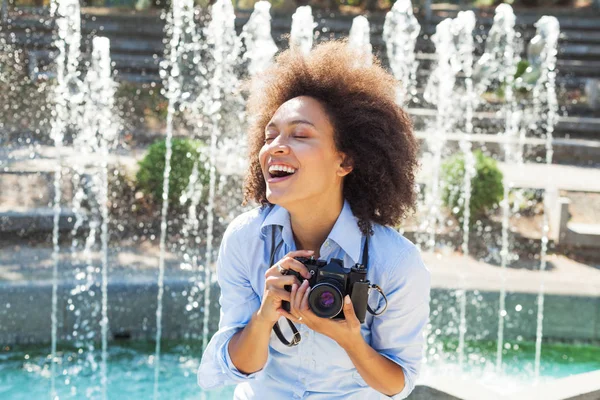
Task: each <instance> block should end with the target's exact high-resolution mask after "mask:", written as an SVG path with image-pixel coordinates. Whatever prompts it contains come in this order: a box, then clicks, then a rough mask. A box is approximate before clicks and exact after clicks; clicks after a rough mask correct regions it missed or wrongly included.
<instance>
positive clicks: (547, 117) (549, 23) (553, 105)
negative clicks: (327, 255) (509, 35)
mask: <svg viewBox="0 0 600 400" xmlns="http://www.w3.org/2000/svg"><path fill="white" fill-rule="evenodd" d="M535 27H536V28H537V31H536V35H535V36H534V38H533V39H531V42H530V48H531V47H532V46H533V47H534V48H539V49H540V52H539V64H534V65H537V66H538V67H539V69H540V77H539V79H538V80H537V82H536V84H535V86H534V88H533V99H534V110H536V111H539V112H540V114H539V115H540V117H541V118H540V119H539V120H540V121H544V123H545V136H546V166H547V167H549V166H550V165H551V164H552V157H553V154H554V151H553V148H552V140H553V133H554V126H555V125H556V122H557V119H558V101H557V98H556V82H555V80H556V55H557V53H558V51H557V45H558V37H559V35H560V25H559V23H558V20H557V19H556V18H555V17H552V16H543V17H542V18H540V19H539V21H538V22H536V24H535ZM535 61H537V60H535ZM546 178H547V181H546V188H548V187H550V171H548V172H546ZM549 201H550V198H549V196H548V190H546V191H545V192H544V206H545V207H544V218H543V222H542V249H541V255H540V272H542V276H541V278H540V289H539V293H538V312H537V329H536V340H535V364H534V376H535V379H536V381H537V380H538V379H539V376H540V358H541V352H542V335H543V332H542V328H543V322H544V274H543V272H544V271H545V270H546V264H547V260H546V257H547V251H548V231H549V226H548V214H549V206H550V205H549V204H548V203H549Z"/></svg>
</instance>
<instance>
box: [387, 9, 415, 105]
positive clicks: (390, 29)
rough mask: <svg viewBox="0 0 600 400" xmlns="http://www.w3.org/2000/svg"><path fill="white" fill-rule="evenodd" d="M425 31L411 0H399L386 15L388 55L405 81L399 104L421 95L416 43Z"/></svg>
mask: <svg viewBox="0 0 600 400" xmlns="http://www.w3.org/2000/svg"><path fill="white" fill-rule="evenodd" d="M420 32H421V25H419V22H418V21H417V18H416V17H415V16H414V14H413V9H412V3H411V1H410V0H398V1H396V2H395V3H394V6H393V7H392V9H391V10H390V11H389V12H388V13H387V14H386V16H385V23H384V25H383V40H384V41H385V46H386V51H387V57H388V60H389V63H390V69H391V70H392V72H393V74H394V76H395V77H396V79H398V80H399V81H400V83H401V86H400V87H399V88H398V99H397V102H398V104H401V105H404V104H406V103H408V102H409V101H411V99H412V98H413V97H414V96H415V95H416V94H417V92H416V84H417V68H418V66H419V63H418V62H417V60H416V57H415V46H416V44H417V38H418V37H419V33H420Z"/></svg>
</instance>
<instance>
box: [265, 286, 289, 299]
mask: <svg viewBox="0 0 600 400" xmlns="http://www.w3.org/2000/svg"><path fill="white" fill-rule="evenodd" d="M265 297H271V298H275V299H277V300H283V301H290V300H291V299H290V292H288V291H287V290H285V289H283V288H278V287H273V286H270V287H267V288H266V289H265Z"/></svg>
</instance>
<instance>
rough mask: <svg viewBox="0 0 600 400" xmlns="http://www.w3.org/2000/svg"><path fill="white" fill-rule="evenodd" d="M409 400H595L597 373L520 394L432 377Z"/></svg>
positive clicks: (598, 388)
mask: <svg viewBox="0 0 600 400" xmlns="http://www.w3.org/2000/svg"><path fill="white" fill-rule="evenodd" d="M409 398H410V400H482V399H485V400H535V399H540V400H541V399H543V400H598V399H600V370H599V371H593V372H587V373H583V374H577V375H572V376H569V377H566V378H560V379H554V380H552V381H549V382H544V383H541V384H539V385H534V386H532V387H529V388H526V389H523V390H521V391H518V392H515V393H510V394H504V395H503V394H500V393H497V392H495V391H494V390H492V389H490V388H487V387H485V386H483V385H480V384H479V383H478V382H475V381H473V380H470V379H465V378H463V377H460V376H442V377H436V379H435V382H424V383H422V384H421V385H417V386H416V387H415V390H414V391H413V393H412V394H411V396H410V397H409Z"/></svg>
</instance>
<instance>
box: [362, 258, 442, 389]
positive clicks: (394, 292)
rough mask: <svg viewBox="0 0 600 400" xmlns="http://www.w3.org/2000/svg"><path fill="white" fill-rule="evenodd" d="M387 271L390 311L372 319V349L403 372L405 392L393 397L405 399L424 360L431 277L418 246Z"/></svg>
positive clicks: (387, 294) (413, 385)
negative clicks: (424, 332)
mask: <svg viewBox="0 0 600 400" xmlns="http://www.w3.org/2000/svg"><path fill="white" fill-rule="evenodd" d="M403 254H404V257H402V259H401V260H400V262H399V264H398V265H397V266H396V267H395V268H392V269H390V270H388V271H387V274H386V279H385V280H384V282H386V285H385V288H383V289H384V293H386V297H387V300H388V308H387V310H386V312H385V313H384V314H383V315H381V316H380V317H376V318H374V319H373V324H372V327H371V334H372V336H371V346H372V347H373V348H374V349H375V350H377V351H378V352H379V353H380V354H381V355H383V356H384V357H386V358H389V359H390V360H392V361H394V362H395V363H397V364H398V365H400V366H401V367H402V370H403V372H404V389H403V390H402V391H401V392H400V393H398V394H396V395H394V396H392V397H390V398H392V399H394V400H400V399H405V398H406V397H408V395H409V394H410V393H411V392H412V391H413V389H414V387H415V382H416V380H417V377H418V375H419V372H420V368H421V360H422V358H423V344H424V337H423V331H424V329H425V327H426V325H427V321H428V319H429V296H430V285H431V283H430V275H429V271H428V270H427V268H426V267H425V265H424V264H423V261H422V259H421V255H420V253H419V251H418V250H417V249H416V248H415V247H410V248H409V249H407V250H406V251H405V252H404V253H403Z"/></svg>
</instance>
